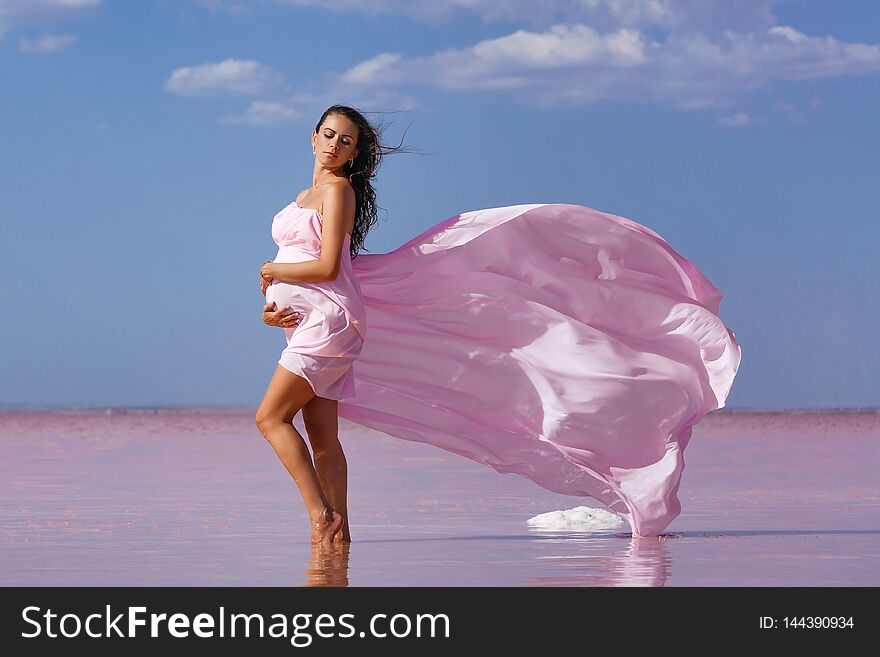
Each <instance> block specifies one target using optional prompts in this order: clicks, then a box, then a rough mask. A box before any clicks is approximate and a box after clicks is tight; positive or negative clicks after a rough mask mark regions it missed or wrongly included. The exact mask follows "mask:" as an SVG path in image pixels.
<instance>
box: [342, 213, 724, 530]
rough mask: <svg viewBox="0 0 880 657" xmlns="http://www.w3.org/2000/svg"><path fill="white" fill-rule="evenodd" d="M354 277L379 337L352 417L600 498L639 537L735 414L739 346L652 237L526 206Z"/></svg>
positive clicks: (710, 297) (436, 238) (367, 346)
mask: <svg viewBox="0 0 880 657" xmlns="http://www.w3.org/2000/svg"><path fill="white" fill-rule="evenodd" d="M352 271H353V273H354V275H355V276H356V278H357V280H358V282H359V286H360V291H361V292H362V294H363V307H364V308H365V311H366V314H365V321H364V322H363V323H362V325H363V326H366V327H368V328H367V330H366V333H365V341H364V343H363V346H362V350H361V351H360V353H359V355H358V357H357V358H355V359H354V360H353V361H352V363H353V366H352V367H353V372H354V391H355V393H356V394H355V396H354V397H351V398H346V399H345V401H340V403H339V415H340V416H341V417H344V418H346V419H347V420H349V421H351V422H356V423H358V424H360V425H363V426H366V427H369V428H371V429H375V430H378V431H381V432H384V433H386V434H388V435H391V436H395V437H397V438H402V439H404V440H412V441H417V442H422V443H427V444H431V445H435V446H437V447H440V448H442V449H445V450H447V451H450V452H454V453H456V454H460V455H462V456H465V457H467V458H470V459H473V460H475V461H478V462H480V463H483V464H485V465H488V466H490V467H492V468H494V469H495V470H497V471H498V472H513V473H516V474H519V475H522V476H524V477H527V478H528V479H531V480H532V481H534V482H536V483H537V484H539V485H541V486H543V487H544V488H546V489H548V490H551V491H555V492H558V493H561V494H565V495H576V496H590V497H592V498H595V499H597V500H599V501H600V502H602V503H604V504H605V505H606V506H607V507H608V508H610V509H611V510H613V511H615V512H617V513H619V514H621V515H622V516H624V517H626V518H627V519H628V520H629V522H630V525H631V527H632V531H633V534H635V535H641V536H650V535H657V534H659V533H660V532H662V530H663V529H665V528H666V527H667V526H668V525H669V523H670V522H671V521H672V520H673V519H674V518H675V517H676V516H677V515H678V514H679V513H680V511H681V506H680V503H679V500H678V496H677V492H678V487H679V483H680V480H681V474H682V470H683V468H684V449H685V447H686V446H687V443H688V440H689V439H690V437H691V431H692V427H693V425H695V424H696V423H697V422H699V421H700V419H701V418H703V417H704V416H705V415H706V414H707V413H708V412H710V411H712V410H714V409H718V408H722V407H723V406H724V403H725V400H726V398H727V396H728V393H729V392H730V389H731V386H732V384H733V379H734V377H735V375H736V371H737V369H738V367H739V363H740V357H741V351H740V348H739V346H738V344H737V342H736V337H735V335H734V333H733V331H732V330H730V329H728V328H726V327H725V325H724V324H723V323H722V321H721V320H720V318H719V317H718V310H719V305H720V302H721V298H722V295H721V294H720V293H719V291H718V290H717V289H716V288H715V287H714V286H713V285H712V284H711V283H710V282H709V280H708V279H707V278H706V277H705V276H703V274H701V273H700V272H699V271H698V270H697V268H696V267H695V266H694V265H693V264H692V263H690V262H689V261H688V260H687V259H685V258H684V257H682V256H681V255H679V254H678V253H676V252H675V251H674V250H673V249H672V248H671V247H670V246H669V245H668V244H667V243H666V242H665V241H664V240H663V239H662V238H661V237H660V236H659V235H658V234H657V233H655V232H653V231H651V230H649V229H648V228H646V227H644V226H641V225H639V224H637V223H635V222H633V221H631V220H629V219H626V218H624V217H620V216H616V215H612V214H607V213H603V212H598V211H596V210H593V209H591V208H587V207H583V206H579V205H568V204H531V205H516V206H510V207H501V208H493V209H487V210H476V211H472V212H466V213H462V214H460V215H456V216H454V217H451V218H450V219H448V220H446V221H443V222H441V223H439V224H437V225H436V226H434V227H432V228H430V229H428V230H427V231H425V232H424V233H422V234H421V235H419V236H417V237H415V238H413V239H412V240H410V241H409V242H407V243H406V244H404V245H403V246H401V247H400V248H398V249H395V250H394V251H392V252H390V253H386V254H361V255H358V257H357V258H355V259H354V261H353V262H352ZM353 314H357V310H355V312H354V313H353Z"/></svg>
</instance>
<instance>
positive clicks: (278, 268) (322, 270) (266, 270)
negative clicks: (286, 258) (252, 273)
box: [260, 260, 336, 283]
mask: <svg viewBox="0 0 880 657" xmlns="http://www.w3.org/2000/svg"><path fill="white" fill-rule="evenodd" d="M260 274H262V276H263V278H268V279H275V280H276V281H281V282H282V283H322V282H325V281H332V280H335V279H336V276H335V275H333V274H334V272H333V271H332V270H331V269H330V268H328V266H327V264H326V262H324V261H323V260H307V261H306V262H267V263H266V264H264V265H263V267H262V268H261V269H260Z"/></svg>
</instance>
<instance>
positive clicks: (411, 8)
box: [274, 0, 791, 32]
mask: <svg viewBox="0 0 880 657" xmlns="http://www.w3.org/2000/svg"><path fill="white" fill-rule="evenodd" d="M790 1H791V0H502V1H499V0H443V1H442V2H438V1H428V2H419V1H414V0H274V2H275V3H276V4H282V5H288V6H291V7H319V8H322V9H329V10H334V11H359V12H364V13H370V14H400V15H404V16H409V17H410V18H412V19H414V20H417V21H423V22H427V23H432V24H436V23H440V22H443V21H448V20H450V19H452V18H454V17H455V16H456V15H459V14H461V15H467V14H476V15H478V16H480V17H481V18H482V19H483V20H484V21H511V22H517V23H527V24H530V25H532V26H544V27H546V26H549V25H551V24H554V23H577V22H583V23H585V24H588V25H590V26H591V27H593V28H594V29H596V30H597V31H600V32H606V31H613V30H616V29H619V28H621V27H633V28H647V27H658V28H663V29H670V30H675V31H683V30H698V31H703V32H714V31H723V30H738V31H741V30H751V29H760V30H766V29H767V28H769V27H770V26H771V25H773V24H774V22H775V21H774V19H773V15H772V13H771V11H770V8H771V6H772V5H773V4H780V3H782V2H790Z"/></svg>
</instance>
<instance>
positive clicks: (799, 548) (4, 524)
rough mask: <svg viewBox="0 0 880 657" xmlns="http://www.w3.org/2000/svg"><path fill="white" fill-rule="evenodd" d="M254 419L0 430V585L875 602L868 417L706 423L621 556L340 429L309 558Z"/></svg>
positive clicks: (449, 463) (27, 422)
mask: <svg viewBox="0 0 880 657" xmlns="http://www.w3.org/2000/svg"><path fill="white" fill-rule="evenodd" d="M253 419H254V411H253V410H250V409H244V410H219V411H218V410H165V409H159V410H149V409H148V410H141V409H138V410H117V409H113V410H112V411H106V410H97V411H95V410H63V411H61V410H58V411H31V410H28V411H22V410H19V411H2V412H0V547H2V552H0V585H4V586H10V585H34V586H47V585H61V586H66V585H93V586H97V585H108V586H156V585H184V586H190V585H209V586H211V585H256V586H261V585H271V586H277V585H292V586H301V585H320V584H348V585H352V586H394V585H398V586H466V585H472V586H709V585H721V586H741V585H742V586H752V585H769V586H877V585H878V584H880V567H878V563H880V560H878V556H880V523H878V520H880V513H878V510H880V485H878V476H877V466H878V450H877V446H878V439H880V413H876V412H866V413H846V412H837V413H836V412H805V413H774V412H759V413H753V412H742V411H737V412H730V411H727V410H722V411H716V412H715V413H712V414H710V415H709V416H708V417H706V418H704V420H703V421H702V422H701V423H700V424H699V425H698V426H697V427H696V428H695V430H694V435H693V438H692V439H691V441H690V444H689V445H688V447H687V451H686V453H685V459H686V467H685V471H684V475H683V479H682V484H681V487H680V489H679V496H680V498H681V501H682V514H681V515H680V516H679V517H678V518H676V519H675V521H674V522H673V523H672V524H671V525H670V526H669V527H668V528H667V530H666V533H665V534H664V535H663V536H661V537H659V538H640V539H634V538H632V537H631V535H630V531H629V526H628V524H626V523H624V524H623V525H622V526H621V527H619V528H617V529H610V530H604V531H576V530H561V529H560V530H541V529H536V528H534V527H531V526H529V525H528V524H527V520H528V519H529V518H531V517H532V516H535V515H537V514H540V513H543V512H547V511H552V510H562V509H570V508H573V507H576V506H590V507H598V508H601V507H602V505H601V504H600V503H599V502H598V501H596V500H593V499H591V498H578V497H568V496H563V495H558V494H556V493H551V492H549V491H546V490H544V489H542V488H540V487H538V486H537V485H535V484H533V483H532V482H530V481H528V480H526V479H524V478H522V477H519V476H518V475H514V474H499V473H497V472H495V471H494V470H491V469H490V468H487V467H485V466H482V465H480V464H478V463H475V462H472V461H469V460H467V459H465V458H463V457H460V456H457V455H455V454H451V453H447V452H444V451H442V450H439V449H437V448H434V447H430V446H427V445H422V444H419V443H410V442H407V441H404V440H399V439H396V438H390V437H388V436H384V435H382V434H378V433H375V432H373V431H369V430H366V429H363V428H361V427H358V426H357V425H353V424H351V423H349V422H348V421H346V420H344V419H341V420H340V432H341V440H342V443H343V445H344V447H345V451H346V455H347V459H348V468H349V515H350V519H351V533H352V543H351V545H350V547H348V548H347V549H342V548H335V549H330V550H329V551H325V552H324V553H313V552H312V548H311V545H310V540H309V538H310V537H309V524H308V519H307V515H306V512H305V507H304V505H303V502H302V498H301V496H300V494H299V491H298V490H297V489H296V487H295V484H294V483H293V480H292V479H291V478H290V477H289V476H288V474H287V472H286V471H285V470H284V467H283V466H282V465H281V463H280V461H278V458H277V457H276V456H275V453H274V451H273V450H272V448H271V446H270V445H269V444H268V443H267V442H266V441H265V439H264V438H263V437H262V436H261V435H260V434H259V432H258V430H257V428H256V427H255V425H254V421H253ZM294 424H295V426H296V427H297V428H298V429H299V431H300V433H301V434H302V435H305V432H304V429H303V425H302V420H301V418H300V417H297V418H296V420H295V422H294Z"/></svg>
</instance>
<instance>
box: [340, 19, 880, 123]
mask: <svg viewBox="0 0 880 657" xmlns="http://www.w3.org/2000/svg"><path fill="white" fill-rule="evenodd" d="M878 71H880V46H877V45H869V44H857V43H846V42H842V41H838V40H836V39H834V38H833V37H813V36H809V35H806V34H803V33H801V32H799V31H797V30H795V29H794V28H791V27H787V26H774V27H771V28H769V29H768V30H766V31H764V32H750V33H746V34H744V33H739V32H734V31H731V30H728V31H725V32H724V33H722V34H719V35H714V36H710V35H706V34H702V33H699V32H686V33H684V34H669V35H668V36H667V38H666V39H665V40H664V41H657V40H653V39H649V38H648V37H647V36H646V35H644V34H642V33H640V32H637V31H636V30H634V29H633V28H620V29H618V30H617V31H615V32H610V33H605V34H600V33H598V32H596V31H595V30H594V29H593V28H592V27H589V26H587V25H581V24H575V25H554V26H552V27H550V28H548V29H547V30H545V31H543V32H528V31H524V30H519V31H517V32H515V33H513V34H511V35H508V36H502V37H499V38H495V39H487V40H485V41H481V42H479V43H476V44H474V45H472V46H469V47H466V48H453V49H446V50H441V51H438V52H435V53H433V54H429V55H421V56H415V57H404V56H403V55H401V54H400V53H381V54H379V55H376V56H375V57H372V58H370V59H369V60H366V61H364V62H361V63H359V64H357V65H355V66H353V67H352V68H350V69H349V70H347V71H345V72H344V73H343V80H344V81H345V82H347V83H350V84H357V85H365V86H366V85H369V86H373V87H383V88H388V87H406V88H412V87H418V86H422V87H430V88H437V89H442V90H446V91H482V90H485V91H494V90H499V89H505V90H508V91H509V92H510V93H511V94H513V95H514V97H516V98H518V99H519V100H520V101H521V102H523V103H526V104H531V105H536V106H544V107H549V106H554V105H556V104H560V103H562V104H575V105H580V104H587V103H592V102H595V101H598V100H606V99H624V100H634V101H648V102H661V103H666V104H673V105H675V106H677V107H681V108H688V109H694V108H706V107H726V106H729V105H730V104H732V103H733V101H734V100H735V98H736V96H737V95H738V94H740V93H744V92H750V91H754V90H756V89H760V88H763V87H765V86H767V85H768V84H770V83H771V82H772V81H774V80H808V79H821V78H830V77H835V76H840V75H858V74H867V73H876V72H878Z"/></svg>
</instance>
